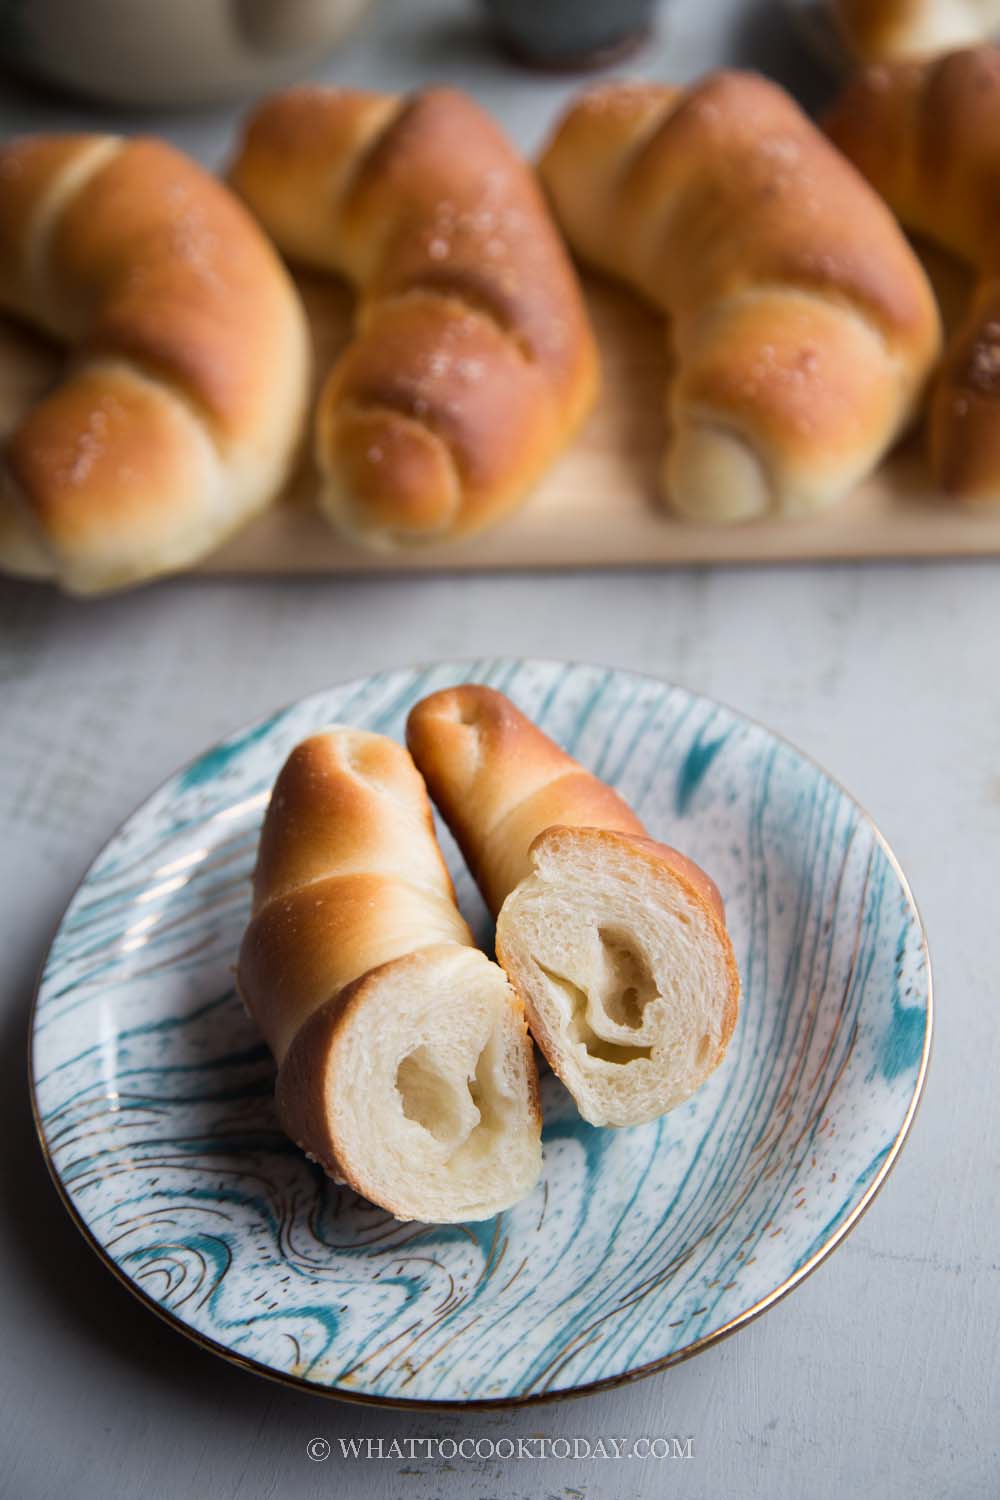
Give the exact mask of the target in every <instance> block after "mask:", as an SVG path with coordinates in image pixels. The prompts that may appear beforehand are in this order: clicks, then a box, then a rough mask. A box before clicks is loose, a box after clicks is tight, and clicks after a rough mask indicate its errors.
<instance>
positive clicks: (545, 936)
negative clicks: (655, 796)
mask: <svg viewBox="0 0 1000 1500" xmlns="http://www.w3.org/2000/svg"><path fill="white" fill-rule="evenodd" d="M407 743H408V744H409V746H410V750H411V752H412V754H413V758H414V760H415V761H416V763H417V766H418V767H419V769H420V770H421V771H422V772H423V775H424V777H425V779H426V781H427V784H428V786H429V788H430V791H431V795H432V796H433V798H434V801H435V802H436V803H437V805H438V807H439V808H440V810H441V813H442V815H443V816H444V819H445V821H446V822H447V824H448V826H449V827H450V828H451V830H452V832H453V833H454V835H455V837H456V839H457V840H458V843H459V845H460V847H461V849H462V852H463V854H464V855H465V858H466V860H467V861H468V864H469V867H470V869H471V870H472V872H473V874H474V875H475V878H476V880H477V882H478V884H479V887H480V889H481V890H482V892H483V895H484V897H485V899H486V900H487V902H488V903H489V905H490V907H491V908H492V910H493V911H494V912H495V913H496V914H497V957H498V959H499V961H500V963H501V964H502V966H503V968H504V969H505V971H506V973H507V974H508V976H509V978H510V980H511V982H512V984H513V985H514V988H515V989H516V990H517V992H518V994H519V995H520V996H521V997H522V999H523V1001H524V1005H525V1009H526V1011H527V1015H528V1023H529V1025H530V1027H531V1030H532V1032H533V1034H534V1037H535V1040H536V1042H537V1043H538V1045H539V1047H540V1048H541V1050H542V1052H543V1053H544V1054H545V1057H546V1058H547V1059H548V1062H549V1064H550V1066H551V1067H552V1069H553V1071H554V1072H555V1073H557V1074H558V1075H559V1077H560V1078H561V1079H562V1081H563V1083H564V1084H565V1085H566V1087H567V1088H568V1089H569V1091H570V1093H571V1094H572V1095H573V1097H574V1099H575V1100H576V1103H577V1107H578V1108H579V1110H580V1113H581V1114H582V1115H583V1117H584V1119H586V1120H589V1121H590V1123H591V1124H593V1125H638V1124H642V1123H643V1122H644V1121H647V1120H652V1119H655V1118H656V1117H657V1116H658V1115H661V1114H663V1113H664V1112H665V1111H666V1110H668V1109H673V1108H674V1106H675V1105H677V1104H680V1103H682V1102H683V1101H684V1100H685V1099H687V1098H689V1097H690V1095H691V1094H692V1093H694V1091H695V1090H696V1089H697V1088H699V1087H700V1085H701V1084H702V1083H703V1082H704V1081H705V1079H706V1078H707V1077H708V1075H709V1074H710V1073H711V1072H712V1071H713V1069H714V1068H716V1067H717V1066H718V1065H719V1063H720V1062H721V1061H722V1058H723V1057H724V1055H725V1051H726V1048H727V1046H728V1044H729V1038H730V1036H731V1035H732V1031H733V1027H734V1026H735V1024H736V1016H737V1009H738V1004H739V974H738V972H737V968H736V960H735V958H734V956H733V949H732V944H731V943H730V940H729V935H728V933H727V932H726V925H725V913H724V911H723V906H722V900H721V897H720V896H719V892H718V890H717V889H716V887H715V885H714V884H713V882H712V881H711V880H710V879H709V877H708V876H707V875H706V874H705V873H704V871H703V870H701V869H699V868H698V866H697V865H695V864H694V863H693V862H692V861H691V860H689V859H686V858H685V856H684V855H683V854H679V853H678V852H677V850H676V849H671V848H668V847H667V846H666V845H665V844H659V843H656V842H655V841H654V840H652V839H650V838H649V837H648V836H647V834H646V831H645V829H644V828H643V826H642V824H641V823H640V822H639V820H638V818H637V817H636V816H635V814H634V813H633V812H632V811H631V809H630V808H629V807H628V806H627V805H626V804H625V803H624V802H623V801H622V799H621V798H620V797H619V796H618V794H617V793H616V792H614V791H613V790H612V789H611V788H610V787H609V786H606V785H605V783H604V782H602V781H599V780H598V779H597V777H596V776H592V775H591V774H590V773H589V772H588V771H585V770H584V769H583V767H582V766H580V765H578V764H577V762H576V761H575V760H573V759H572V758H571V757H570V756H569V755H567V754H565V752H564V751H562V750H560V748H559V747H558V745H556V744H554V743H553V741H552V740H550V739H549V738H548V737H547V736H546V735H545V734H543V733H542V731H541V730H540V729H539V728H537V726H536V725H534V724H532V723H531V721H530V720H529V719H527V718H525V716H524V715H523V714H522V713H520V712H519V710H518V709H516V708H515V707H514V705H513V704H512V703H511V702H510V701H509V699H507V698H505V697H504V696H503V694H501V693H498V692H495V691H494V690H493V689H492V688H487V687H479V686H473V685H468V686H464V687H456V688H447V689H445V690H443V691H442V692H438V693H434V694H432V695H431V696H430V697H429V698H425V699H424V700H423V701H422V702H421V703H418V704H417V705H416V707H415V708H414V709H413V711H412V712H411V714H410V718H409V722H408V724H407Z"/></svg>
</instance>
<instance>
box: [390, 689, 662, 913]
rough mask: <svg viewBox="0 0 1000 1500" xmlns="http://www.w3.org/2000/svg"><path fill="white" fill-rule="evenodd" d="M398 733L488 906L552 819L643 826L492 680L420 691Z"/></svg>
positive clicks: (496, 906)
mask: <svg viewBox="0 0 1000 1500" xmlns="http://www.w3.org/2000/svg"><path fill="white" fill-rule="evenodd" d="M406 742H407V745H408V746H409V749H410V753H411V755H412V756H413V759H414V761H415V762H416V764H417V767H418V769H419V771H420V773H421V775H422V776H423V778H424V780H425V781H426V782H427V786H428V788H429V790H430V794H431V796H432V797H433V799H434V801H435V803H436V804H437V806H438V808H439V809H440V811H441V815H442V817H443V818H444V820H445V822H446V823H447V824H448V827H449V828H450V829H451V831H452V833H453V834H454V835H455V838H456V840H457V842H458V845H459V848H460V849H461V851H462V853H463V855H464V856H465V860H466V862H467V864H468V866H469V868H470V870H471V871H472V873H473V875H474V877H475V879H476V883H477V884H478V886H479V888H480V890H481V891H482V893H483V896H484V898H485V899H486V902H487V904H488V905H489V907H490V909H491V910H492V911H493V912H494V914H495V913H496V912H498V911H499V910H500V907H501V906H502V905H503V902H504V898H505V897H506V896H507V895H508V893H509V892H510V891H511V890H512V889H513V888H514V886H515V885H516V884H517V883H518V881H519V880H521V878H522V877H523V876H524V875H525V874H526V873H527V872H528V870H529V869H530V865H531V861H530V855H529V851H530V849H531V845H532V843H533V842H534V841H535V839H536V838H537V837H538V835H539V834H540V833H541V832H542V830H543V829H545V828H548V827H550V826H551V825H552V824H553V823H563V824H574V825H577V826H582V825H586V826H588V827H600V828H616V829H620V830H623V831H627V832H632V833H638V834H644V833H645V829H644V828H643V826H642V824H641V823H640V822H639V820H638V818H637V817H636V816H635V814H634V813H633V812H632V810H631V808H629V807H628V805H627V804H626V803H625V802H624V801H623V800H622V798H621V797H619V795H618V793H617V792H615V791H614V790H613V789H612V788H611V787H609V786H608V785H607V784H606V783H605V782H603V781H600V780H598V778H597V777H596V776H592V775H591V774H590V772H589V771H585V770H584V769H583V767H582V766H581V765H579V763H578V762H577V761H575V760H574V759H573V758H572V756H570V755H567V754H566V753H565V751H563V750H561V749H560V748H559V746H558V745H557V744H555V742H554V741H553V740H550V739H549V737H548V735H546V734H544V733H543V732H542V731H541V730H540V729H539V728H538V726H537V725H535V724H533V723H532V722H531V720H530V719H528V718H527V717H526V716H525V715H524V714H522V713H521V711H520V710H519V709H517V708H515V706H514V704H513V703H511V701H510V699H509V698H506V697H505V696H504V695H503V693H498V692H497V691H496V690H495V689H494V688H490V687H484V686H482V685H480V684H475V683H466V684H464V685H463V686H461V687H454V688H444V689H442V691H440V692H437V693H432V694H430V696H429V697H427V698H424V699H422V701H421V702H420V703H418V704H417V705H416V706H415V707H414V708H413V709H412V711H411V713H410V716H409V718H408V720H407V724H406Z"/></svg>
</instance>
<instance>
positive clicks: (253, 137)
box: [231, 88, 597, 549]
mask: <svg viewBox="0 0 1000 1500" xmlns="http://www.w3.org/2000/svg"><path fill="white" fill-rule="evenodd" d="M231 180H232V182H233V185H234V186H235V187H236V189H237V191H238V192H240V193H241V194H242V195H243V197H244V198H245V199H246V201H247V202H248V203H249V204H250V206H251V208H252V209H253V210H254V212H255V213H256V214H257V215H258V217H259V218H260V220H261V222H262V223H263V225H264V227H265V228H266V229H267V230H268V232H269V233H270V234H271V235H272V236H273V237H274V239H275V241H276V242H277V244H278V245H279V247H280V248H281V249H282V250H283V251H284V252H285V253H286V254H287V255H289V256H291V257H293V258H294V259H297V260H300V261H303V262H305V263H306V264H307V265H310V266H314V267H317V268H319V269H320V270H324V271H333V272H336V273H337V274H339V275H342V276H346V277H347V278H348V279H349V280H350V281H352V282H353V283H354V284H355V286H356V287H357V288H358V291H359V292H360V301H359V308H358V320H357V334H356V337H355V339H354V341H353V342H352V343H351V344H350V345H349V347H348V348H347V350H346V352H345V353H344V354H343V355H342V356H341V358H340V359H339V360H338V361H337V363H336V364H335V366H334V368H333V369H332V370H331V372H330V375H329V378H328V379H327V381H326V384H325V386H324V388H323V392H322V394H321V396H320V400H319V406H318V410H317V415H316V434H315V437H316V457H317V461H318V464H319V468H320V471H321V474H322V476H323V482H324V488H323V492H322V499H321V504H322V508H323V510H324V513H325V514H326V515H327V516H328V517H329V518H330V519H331V520H332V521H333V522H334V523H335V524H336V525H337V526H338V527H339V528H341V529H342V530H344V531H345V532H347V533H348V534H349V535H350V536H352V537H353V538H354V539H355V540H357V541H359V542H362V543H364V544H365V545H368V546H371V547H376V548H382V549H393V548H398V547H405V546H409V545H411V544H414V543H419V542H431V541H439V540H441V539H442V538H446V537H453V536H459V535H462V534H464V533H467V532H472V531H476V530H479V529H480V528H481V527H483V526H486V525H487V524H489V523H490V522H492V521H495V520H497V519H498V518H499V517H500V516H502V515H503V514H504V513H505V512H507V511H509V510H510V509H511V508H512V507H513V506H514V505H516V504H517V503H518V502H519V501H520V500H521V499H522V497H523V496H524V494H525V492H526V491H527V490H528V489H529V487H530V486H531V485H532V484H533V482H534V481H535V480H536V479H537V478H538V477H539V476H540V475H541V473H542V471H543V470H544V469H545V468H546V467H547V466H548V465H549V464H550V463H551V462H552V460H553V459H554V458H555V456H556V455H557V454H558V453H559V451H560V450H561V449H562V448H563V447H564V446H565V445H566V443H567V442H568V441H569V439H570V437H571V436H572V434H573V432H574V430H575V429H576V427H577V425H578V424H579V422H580V421H581V419H582V417H583V416H584V414H585V413H586V411H587V410H588V408H589V407H590V405H591V402H592V400H593V397H594V393H595V390H596V384H597V360H596V354H595V348H594V342H593V338H592V335H591V332H590V327H589V324H588V321H587V316H586V313H585V310H584V307H583V302H582V299H581V295H580V290H579V287H578V285H577V281H576V277H575V274H574V272H573V268H572V266H571V265H570V262H569V259H568V257H567V255H566V252H565V250H564V248H563V246H562V244H561V242H560V240H559V236H558V234H557V233H556V230H555V228H554V226H553V224H552V221H551V219H550V217H549V214H548V210H547V209H546V206H545V203H544V200H543V199H542V196H541V194H540V192H539V190H538V187H537V184H536V182H535V180H534V177H533V174H532V173H531V171H530V169H529V168H528V166H527V165H526V164H525V163H524V162H523V161H522V160H521V159H520V158H519V157H518V156H517V155H516V154H515V152H514V150H513V149H512V147H511V146H510V145H509V144H508V142H507V141H506V140H505V139H504V137H503V136H502V135H501V133H500V131H499V130H498V129H497V127H496V126H495V125H494V124H493V122H492V121H491V120H490V119H489V118H488V116H487V115H485V114H484V113H483V111H482V110H480V109H479V107H478V106H477V105H476V104H474V103H473V101H472V100H471V99H469V98H467V97H466V96H465V95H464V94H461V93H458V92H456V91H455V90H453V89H430V90H428V91H427V92H425V93H422V94H417V95H414V96H413V97H412V98H410V99H400V98H397V97H393V96H389V95H383V94H367V93H359V92H355V91H353V90H348V89H318V88H309V89H295V90H292V91H290V92H288V93H285V94H279V95H277V96H276V97H274V98H272V99H269V100H267V101H266V102H265V103H264V104H263V105H262V106H261V107H260V109H258V111H257V112H256V114H255V115H254V116H253V118H252V119H251V121H250V123H249V126H248V127H247V131H246V136H245V139H244V141H243V145H242V149H241V151H240V153H239V156H238V157H237V160H236V162H235V163H234V165H233V168H232V171H231Z"/></svg>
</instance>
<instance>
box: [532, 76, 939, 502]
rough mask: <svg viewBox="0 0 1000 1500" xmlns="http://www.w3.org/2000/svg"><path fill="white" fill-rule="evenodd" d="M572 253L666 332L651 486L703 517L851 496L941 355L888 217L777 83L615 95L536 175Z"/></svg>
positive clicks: (587, 107)
mask: <svg viewBox="0 0 1000 1500" xmlns="http://www.w3.org/2000/svg"><path fill="white" fill-rule="evenodd" d="M541 173H542V177H543V180H544V182H545V184H546V186H547V188H548V190H549V193H550V196H551V199H552V203H553V205H554V208H555V211H556V216H557V218H558V219H559V222H560V223H561V225H562V227H563V229H564V231H565V233H566V235H567V237H568V239H569V241H570V244H571V245H572V246H573V248H574V250H576V252H577V253H578V254H579V255H580V256H581V257H582V259H583V260H584V261H586V262H588V263H589V264H591V265H593V266H596V267H598V268H599V269H600V270H603V271H606V272H608V273H609V274H611V275H613V276H617V277H621V278H622V279H623V280H625V281H626V282H628V283H629V284H630V285H631V286H633V287H634V288H635V290H636V291H638V292H640V293H642V295H643V296H645V297H646V298H648V299H649V301H650V302H651V303H653V305H654V306H656V307H658V308H659V309H660V310H661V311H663V312H665V313H667V314H668V315H669V316H670V320H671V323H670V329H671V337H672V342H673V348H674V354H675V360H676V373H675V377H674V379H673V381H672V383H671V387H670V391H669V397H668V416H669V423H670V432H669V436H668V447H667V454H666V459H665V463H664V472H663V485H664V491H665V494H666V495H667V497H668V498H669V500H670V501H671V502H672V504H673V505H674V506H676V507H677V509H679V510H680V511H682V512H683V513H684V514H686V515H690V516H694V517H697V518H699V519H700V520H713V521H736V520H742V519H745V518H748V517H752V516H759V515H763V514H766V513H768V512H781V513H784V514H788V515H801V514H807V513H810V512H813V511H817V510H820V509H822V508H823V507H825V506H828V505H830V504H832V503H833V502H834V501H836V500H837V499H839V498H840V497H841V496H843V495H844V494H846V493H847V492H848V491H849V490H850V489H851V488H852V487H853V486H854V485H855V484H856V483H857V482H858V481H859V480H860V479H862V478H863V477H864V476H865V475H866V474H867V473H868V472H869V471H870V470H871V469H872V468H873V467H874V465H875V464H876V463H877V462H878V461H879V459H880V458H881V456H882V455H883V453H885V451H886V449H887V448H888V447H889V446H890V444H891V443H892V442H893V441H894V439H895V438H896V436H897V434H898V433H899V432H900V431H901V429H902V428H903V427H904V426H905V424H906V423H907V422H908V420H909V419H910V417H911V415H912V413H913V411H914V409H915V406H916V403H917V400H918V397H919V395H920V391H921V388H922V386H923V383H924V379H925V377H926V375H927V373H928V371H929V369H930V367H931V364H932V362H933V360H934V358H935V355H936V353H937V350H938V344H939V328H938V317H937V309H936V306H935V303H934V298H933V296H932V294H931V290H930V287H929V286H928V283H927V280H926V277H925V276H924V273H923V271H922V270H921V268H920V265H919V263H918V261H917V260H916V258H915V256H914V255H913V253H912V251H911V250H910V248H909V246H908V245H907V243H906V241H905V239H904V237H903V235H902V234H901V233H900V231H899V228H898V226H897V225H896V224H895V223H894V222H893V219H892V216H891V214H889V213H888V212H887V211H886V208H885V205H884V204H883V203H881V202H880V201H879V199H878V198H877V196H876V195H875V194H874V193H872V192H871V190H870V189H869V188H868V187H867V186H866V185H865V183H864V182H863V181H862V180H861V179H860V178H859V176H858V174H857V173H856V172H854V171H852V169H851V167H850V166H849V165H848V163H846V162H845V161H844V160H843V158H842V157H841V156H840V155H839V154H838V153H837V152H836V151H834V150H833V149H832V148H831V147H830V145H829V143H828V142H827V141H825V140H824V139H823V137H822V135H821V134H820V132H819V131H817V130H816V129H815V127H814V126H813V125H812V124H811V122H810V121H809V120H808V119H807V118H806V117H805V115H803V114H802V112H801V110H800V109H799V108H798V106H797V105H796V104H795V103H794V102H793V101H792V99H790V98H789V96H788V95H787V94H786V93H784V92H783V90H782V89H780V88H779V87H778V86H777V85H776V84H773V83H769V82H767V81H766V80H765V79H763V78H759V77H757V76H755V75H753V74H749V73H732V72H723V73H715V74H712V75H711V76H709V77H708V78H706V79H705V80H704V81H703V82H702V83H700V84H697V85H695V86H694V87H692V88H690V89H687V90H681V89H675V88H669V87H666V86H665V85H661V84H638V85H637V84H611V85H607V86H604V87H602V88H598V89H595V90H591V91H589V92H587V93H585V94H584V95H583V96H582V97H581V98H579V99H578V100H577V101H576V102H575V103H574V104H573V105H571V107H570V109H569V111H568V113H567V114H566V115H565V117H564V118H563V120H562V122H561V123H560V125H559V126H558V128H557V130H556V132H555V135H554V136H553V138H552V140H551V141H550V143H549V145H548V147H547V148H546V150H545V152H544V154H543V156H542V159H541Z"/></svg>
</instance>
